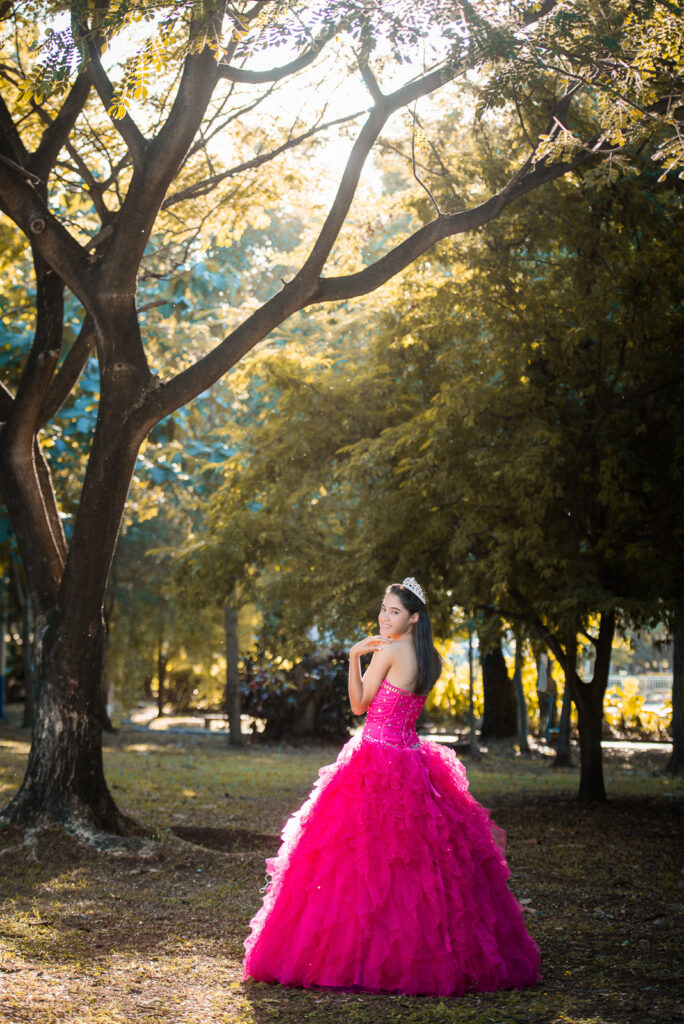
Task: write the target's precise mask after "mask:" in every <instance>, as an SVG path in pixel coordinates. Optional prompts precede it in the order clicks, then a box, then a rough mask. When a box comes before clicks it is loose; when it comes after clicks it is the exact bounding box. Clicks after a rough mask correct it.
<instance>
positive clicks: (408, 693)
mask: <svg viewBox="0 0 684 1024" xmlns="http://www.w3.org/2000/svg"><path fill="white" fill-rule="evenodd" d="M383 686H385V687H387V688H388V689H390V690H395V691H396V692H397V693H405V694H406V696H407V697H418V698H419V699H420V700H422V699H423V698H424V697H425V696H426V694H424V693H414V692H413V690H405V689H404V687H403V686H395V685H394V684H393V683H388V682H387V680H386V679H383V681H382V682H381V683H380V689H382V687H383Z"/></svg>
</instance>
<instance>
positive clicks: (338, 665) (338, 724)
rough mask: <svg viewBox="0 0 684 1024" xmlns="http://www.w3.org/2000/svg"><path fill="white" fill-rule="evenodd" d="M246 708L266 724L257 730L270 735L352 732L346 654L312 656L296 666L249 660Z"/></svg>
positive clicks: (321, 736)
mask: <svg viewBox="0 0 684 1024" xmlns="http://www.w3.org/2000/svg"><path fill="white" fill-rule="evenodd" d="M243 665H244V668H243V671H242V673H241V679H242V711H243V714H247V715H251V716H252V717H253V718H255V719H260V720H262V721H263V723H264V728H263V731H258V730H256V728H254V729H253V730H252V735H253V736H255V737H256V738H263V739H264V740H282V739H296V738H298V737H308V738H312V737H313V738H315V739H316V740H326V741H328V742H336V741H340V740H344V739H347V738H348V737H349V728H350V726H351V725H352V724H353V723H354V721H355V719H354V716H353V715H352V713H351V711H350V709H349V699H348V696H347V671H348V663H347V658H346V655H344V654H331V655H327V656H326V657H318V658H309V659H305V660H304V661H302V662H300V663H299V664H298V665H295V666H294V667H292V668H290V669H279V668H277V667H276V666H273V665H269V664H259V663H258V662H257V661H255V660H254V659H250V658H245V659H244V661H243Z"/></svg>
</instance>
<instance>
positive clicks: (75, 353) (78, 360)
mask: <svg viewBox="0 0 684 1024" xmlns="http://www.w3.org/2000/svg"><path fill="white" fill-rule="evenodd" d="M94 348H95V330H94V327H93V322H92V319H91V317H90V316H89V315H88V314H86V316H85V317H84V319H83V323H82V324H81V330H80V331H79V332H78V337H77V338H76V341H75V342H74V343H73V345H72V346H71V348H70V349H69V351H68V352H67V354H66V357H65V359H64V362H63V363H62V365H61V366H60V368H59V370H58V371H57V373H56V374H55V376H54V377H53V379H52V381H51V383H50V387H49V389H48V392H47V394H46V395H45V398H44V399H43V403H42V405H41V407H40V412H39V414H38V429H41V428H42V427H44V426H45V424H46V423H48V422H49V421H50V420H51V419H52V417H53V416H54V415H55V414H56V413H57V412H59V410H60V409H61V407H62V405H63V404H64V402H65V401H66V400H67V398H68V397H69V395H70V394H71V391H72V389H73V387H74V385H75V384H76V382H77V381H78V379H79V377H80V376H81V374H82V372H83V369H84V367H85V365H86V363H87V362H88V359H89V357H90V354H91V352H92V351H93V349H94Z"/></svg>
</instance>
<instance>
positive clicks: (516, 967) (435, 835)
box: [243, 580, 539, 996]
mask: <svg viewBox="0 0 684 1024" xmlns="http://www.w3.org/2000/svg"><path fill="white" fill-rule="evenodd" d="M407 582H409V581H404V583H405V584H406V583H407ZM410 582H412V583H415V581H413V580H411V581H410ZM394 586H395V587H399V586H400V585H399V584H395V585H394ZM401 586H403V584H402V585H401ZM416 586H419V585H417V584H416ZM391 589H392V588H389V589H388V591H387V593H388V594H389V593H390V590H391ZM421 594H422V591H421ZM423 600H424V599H423ZM383 608H384V605H383ZM375 639H378V638H375ZM363 653H365V652H363ZM437 671H439V669H438V670H437ZM364 679H365V677H364ZM425 699H426V697H425V695H424V694H422V695H421V694H417V693H412V692H408V691H407V690H406V689H404V688H402V687H400V686H394V685H391V684H390V683H388V682H387V681H386V680H383V681H382V683H381V684H380V686H379V688H378V689H377V692H376V694H375V696H374V698H373V700H372V703H371V704H370V707H369V708H368V714H367V718H366V723H365V726H364V729H363V732H362V733H361V734H360V735H357V736H354V737H353V738H352V739H351V740H349V742H348V743H347V744H346V745H345V746H344V747H343V749H342V751H341V752H340V754H339V757H338V758H337V761H336V762H335V764H333V765H327V766H325V767H323V768H321V769H320V771H319V779H318V781H317V782H316V784H315V786H314V788H313V790H312V792H311V795H310V796H309V798H308V799H307V800H306V802H305V803H304V804H303V805H302V807H300V809H299V810H298V811H297V812H296V813H295V814H293V815H292V817H291V818H290V819H289V820H288V822H287V823H286V825H285V827H284V829H283V832H282V845H281V847H280V850H279V852H278V854H277V856H276V857H275V858H273V859H270V860H267V861H266V866H267V871H268V874H269V875H270V882H269V884H268V886H267V888H266V891H265V896H264V900H263V904H262V906H261V908H260V910H259V911H258V912H257V914H256V916H255V917H254V918H253V920H252V922H251V935H250V936H249V938H248V939H247V940H246V942H245V950H246V956H245V961H244V972H243V977H244V978H254V979H256V980H257V981H268V982H282V983H283V984H286V985H300V986H304V987H307V988H309V987H311V986H326V987H332V988H344V989H364V990H367V991H370V992H381V991H383V992H403V993H406V994H408V995H419V994H424V995H436V996H449V995H462V994H463V993H465V992H482V991H492V990H495V989H505V988H522V987H524V986H527V985H534V984H535V983H536V982H537V981H538V980H539V951H538V949H537V946H536V944H535V943H534V941H533V940H532V939H531V938H530V936H529V935H528V933H527V931H526V929H525V925H524V923H523V918H522V911H521V907H520V904H519V903H518V902H517V901H516V899H515V897H514V896H513V895H512V893H511V892H510V890H509V889H508V886H507V884H506V880H507V878H508V877H509V874H510V872H509V869H508V866H507V864H506V861H505V858H504V856H503V852H502V846H503V842H502V840H503V837H504V833H503V831H502V830H501V829H498V828H497V827H496V826H495V825H494V824H493V823H492V822H491V821H490V818H489V812H488V811H486V810H485V809H484V808H483V807H482V806H481V805H480V804H479V803H477V801H476V800H475V799H474V798H473V797H472V796H471V795H470V793H469V792H468V782H467V779H466V774H465V770H464V768H463V766H462V765H461V763H460V762H459V760H458V758H457V757H456V755H455V754H454V753H453V752H452V751H451V750H449V749H448V748H445V747H443V746H441V745H440V744H438V743H435V742H430V741H427V740H424V739H419V737H418V735H417V733H416V728H415V724H416V720H417V718H418V716H419V714H420V712H421V710H422V708H423V705H424V703H425Z"/></svg>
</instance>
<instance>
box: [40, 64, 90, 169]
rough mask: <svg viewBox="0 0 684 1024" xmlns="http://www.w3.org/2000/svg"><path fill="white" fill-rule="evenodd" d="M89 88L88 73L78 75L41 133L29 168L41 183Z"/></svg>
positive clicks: (55, 158)
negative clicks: (53, 116)
mask: <svg viewBox="0 0 684 1024" xmlns="http://www.w3.org/2000/svg"><path fill="white" fill-rule="evenodd" d="M90 86H91V79H90V75H89V74H88V72H85V73H84V74H81V75H79V76H78V78H77V79H76V81H75V82H74V84H73V85H72V87H71V89H70V90H69V95H68V96H67V98H66V99H65V100H64V103H63V104H62V106H61V107H60V110H59V113H58V114H57V116H56V117H55V118H54V119H53V120H52V121H50V123H49V125H48V127H47V128H46V129H45V131H44V132H43V135H42V138H41V140H40V143H39V145H38V148H37V149H36V151H35V153H34V154H33V156H32V157H31V166H32V167H33V170H34V171H35V172H36V174H38V175H39V177H40V178H42V180H43V181H47V178H48V175H49V173H50V171H51V170H52V168H53V167H54V165H55V161H56V160H57V156H58V155H59V151H60V149H62V147H63V146H64V145H65V144H66V142H67V139H68V138H69V133H70V132H71V129H72V128H73V127H74V125H75V123H76V120H77V118H78V115H79V114H80V113H81V111H82V110H83V108H84V106H85V104H86V101H87V99H88V93H89V92H90Z"/></svg>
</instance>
